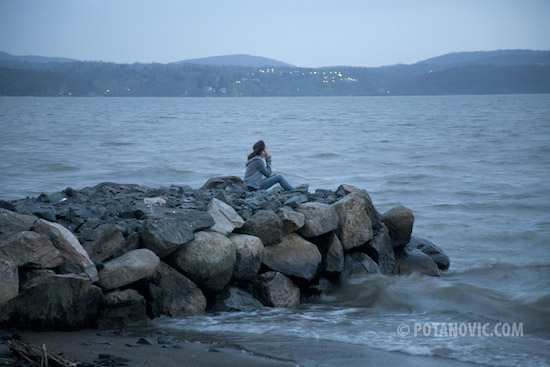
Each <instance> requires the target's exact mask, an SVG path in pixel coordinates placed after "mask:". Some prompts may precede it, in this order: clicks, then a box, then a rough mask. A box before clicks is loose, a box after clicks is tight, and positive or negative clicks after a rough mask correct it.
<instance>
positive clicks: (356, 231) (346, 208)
mask: <svg viewBox="0 0 550 367" xmlns="http://www.w3.org/2000/svg"><path fill="white" fill-rule="evenodd" d="M332 207H333V208H334V209H335V210H336V213H337V214H338V228H337V229H336V234H337V235H338V238H339V239H340V242H341V243H342V246H344V249H346V250H350V249H352V248H354V247H358V246H361V245H363V244H365V243H366V242H367V241H370V240H371V239H372V237H373V231H372V223H371V220H370V218H369V216H368V215H367V205H366V202H365V200H364V199H363V198H361V196H359V194H357V193H351V194H348V195H346V196H345V197H344V198H342V199H340V200H338V201H337V202H335V203H334V204H332Z"/></svg>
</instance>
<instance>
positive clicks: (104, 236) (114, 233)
mask: <svg viewBox="0 0 550 367" xmlns="http://www.w3.org/2000/svg"><path fill="white" fill-rule="evenodd" d="M93 232H94V239H93V240H91V241H84V242H82V246H83V247H84V249H86V251H87V252H88V255H90V258H91V259H92V261H93V262H94V263H96V264H99V263H100V262H102V261H104V260H106V259H108V258H110V257H112V256H115V255H117V254H121V252H122V251H121V250H122V249H123V248H124V247H125V245H126V240H125V239H124V236H123V235H122V232H121V231H120V229H118V227H117V226H115V225H114V224H110V223H104V224H100V225H99V226H97V227H95V228H94V229H93Z"/></svg>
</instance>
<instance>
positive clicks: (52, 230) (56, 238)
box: [32, 219, 98, 282]
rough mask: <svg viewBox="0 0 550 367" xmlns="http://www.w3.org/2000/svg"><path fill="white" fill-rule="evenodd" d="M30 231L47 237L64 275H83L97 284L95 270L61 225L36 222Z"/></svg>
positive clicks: (68, 232)
mask: <svg viewBox="0 0 550 367" xmlns="http://www.w3.org/2000/svg"><path fill="white" fill-rule="evenodd" d="M32 230H33V231H34V232H38V233H42V234H43V235H45V236H47V237H48V238H49V239H50V240H51V241H52V242H53V244H54V246H55V247H56V248H57V250H58V251H59V252H60V253H61V257H63V263H62V264H61V265H60V266H59V269H60V271H62V272H64V273H80V272H83V273H85V274H86V275H87V276H88V277H89V278H90V280H91V281H92V282H97V280H98V276H97V269H96V267H95V265H94V263H93V262H92V260H91V259H90V257H89V256H88V253H87V252H86V250H85V249H84V247H82V245H81V244H80V242H78V239H77V238H76V237H75V235H74V234H72V233H71V232H70V231H69V230H68V229H67V228H65V227H63V226H62V225H61V224H58V223H52V222H48V221H46V220H44V219H39V220H37V221H36V222H35V223H34V225H33V227H32Z"/></svg>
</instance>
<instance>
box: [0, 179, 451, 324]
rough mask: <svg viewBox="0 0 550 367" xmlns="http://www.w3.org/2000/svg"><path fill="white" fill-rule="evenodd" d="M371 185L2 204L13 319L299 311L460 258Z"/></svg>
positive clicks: (102, 190)
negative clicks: (341, 287) (362, 280)
mask: <svg viewBox="0 0 550 367" xmlns="http://www.w3.org/2000/svg"><path fill="white" fill-rule="evenodd" d="M413 224H414V216H413V213H412V211H411V210H410V209H408V208H406V207H403V206H398V207H395V208H393V209H391V210H389V211H388V212H386V213H384V214H380V213H379V212H378V211H377V210H376V208H375V207H374V205H373V203H372V201H371V198H370V196H369V194H368V193H367V191H365V190H363V189H360V188H357V187H354V186H350V185H340V186H339V187H338V189H337V190H336V191H332V190H321V189H318V190H316V191H315V192H314V193H310V192H308V189H307V188H303V189H301V190H300V189H298V190H294V191H290V192H286V191H283V190H281V189H278V188H275V189H272V190H269V191H256V192H248V191H247V190H245V189H244V188H243V182H242V180H241V179H240V178H238V177H216V178H212V179H210V180H208V181H207V182H206V183H205V184H204V186H203V187H202V188H200V189H192V188H191V187H189V186H170V187H162V188H148V187H144V186H139V185H130V184H128V185H127V184H116V183H102V184H99V185H96V186H94V187H86V188H83V189H81V190H75V189H72V188H67V189H65V190H63V191H60V192H56V193H53V194H42V195H40V196H38V197H33V198H30V197H27V198H25V199H20V200H13V201H0V279H2V287H1V288H0V326H12V327H18V328H28V329H40V330H48V329H50V330H67V329H69V330H70V329H79V328H84V327H96V328H101V329H106V328H108V329H113V328H122V327H125V326H127V325H129V324H131V323H134V322H138V321H141V320H144V319H147V318H155V317H159V316H161V315H166V316H169V317H184V316H188V315H196V314H200V313H203V312H206V311H250V310H254V309H257V308H260V307H293V306H296V305H298V304H299V303H300V302H308V301H310V300H311V299H314V298H315V297H319V296H320V295H322V294H323V293H325V292H327V291H328V290H329V289H330V287H331V286H332V285H333V284H334V283H337V282H340V281H342V280H345V279H348V278H351V277H357V276H365V275H368V274H376V273H380V274H384V275H387V276H398V275H400V274H411V273H413V272H420V273H422V274H426V275H431V276H440V270H445V269H447V268H448V267H449V263H450V262H449V258H448V257H447V256H446V255H445V254H444V253H443V251H441V249H439V248H438V247H437V246H435V245H434V244H433V243H431V242H429V241H427V240H425V239H422V238H419V237H415V236H412V230H413Z"/></svg>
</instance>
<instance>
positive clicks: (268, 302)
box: [254, 271, 300, 307]
mask: <svg viewBox="0 0 550 367" xmlns="http://www.w3.org/2000/svg"><path fill="white" fill-rule="evenodd" d="M254 294H255V295H256V297H257V298H258V299H259V300H260V301H261V302H262V303H263V304H264V305H265V306H269V307H295V306H297V305H299V304H300V289H299V288H298V287H297V286H296V285H295V284H294V283H292V281H291V280H290V279H289V278H287V277H286V276H284V275H283V274H282V273H279V272H277V271H268V272H266V273H263V274H260V275H259V276H258V280H257V282H256V284H255V287H254Z"/></svg>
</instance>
